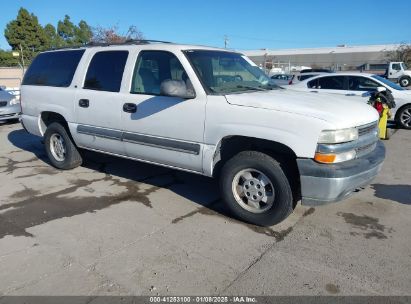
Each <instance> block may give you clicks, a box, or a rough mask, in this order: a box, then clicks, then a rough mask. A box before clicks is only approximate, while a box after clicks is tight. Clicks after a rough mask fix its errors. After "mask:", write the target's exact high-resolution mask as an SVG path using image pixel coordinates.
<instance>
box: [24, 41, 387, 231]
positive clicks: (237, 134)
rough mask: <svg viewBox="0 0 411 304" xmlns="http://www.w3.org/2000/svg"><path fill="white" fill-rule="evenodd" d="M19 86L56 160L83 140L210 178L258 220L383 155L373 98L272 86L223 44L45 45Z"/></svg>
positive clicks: (366, 172)
mask: <svg viewBox="0 0 411 304" xmlns="http://www.w3.org/2000/svg"><path fill="white" fill-rule="evenodd" d="M21 95H22V101H23V105H22V107H23V115H22V124H23V126H24V127H25V128H26V130H27V131H29V132H30V133H32V134H34V135H38V136H41V137H43V138H44V143H45V149H46V153H47V155H48V157H49V159H50V162H51V164H52V165H54V166H55V167H57V168H59V169H72V168H74V167H77V166H79V165H80V164H81V163H82V154H81V149H80V148H83V149H88V150H93V151H98V152H102V153H108V154H111V155H116V156H119V157H125V158H129V159H134V160H139V161H143V162H148V163H152V164H158V165H162V166H166V167H171V168H175V169H179V170H185V171H189V172H193V173H197V174H202V175H206V176H210V177H214V176H215V177H219V179H220V187H221V195H222V198H223V201H224V202H225V203H226V205H227V206H228V208H229V209H230V210H231V211H232V212H233V214H234V215H235V216H236V217H238V218H240V219H242V220H244V221H247V222H250V223H254V224H258V225H272V224H275V223H278V222H280V221H282V220H283V219H285V218H286V217H287V216H288V215H289V214H290V213H291V212H292V210H293V206H295V203H296V202H297V201H298V200H299V199H300V198H302V203H303V204H306V205H315V204H324V203H329V202H335V201H339V200H342V199H344V198H345V197H347V196H348V195H349V194H351V193H352V192H353V191H354V190H356V189H358V188H361V187H363V186H364V185H367V184H369V183H370V182H371V180H372V179H373V178H374V177H375V176H376V175H377V174H378V172H379V171H380V169H381V166H382V163H383V160H384V157H385V149H384V145H383V144H382V143H381V141H379V140H378V137H377V133H378V132H377V121H378V113H377V111H375V110H374V109H373V108H371V107H370V106H368V105H365V104H361V103H358V102H348V104H349V106H350V107H351V112H352V115H346V114H345V113H344V112H345V109H346V104H347V102H345V100H344V98H340V97H338V96H335V97H334V98H330V97H326V98H324V96H320V95H314V94H307V93H299V92H293V91H287V90H284V89H281V88H279V87H278V86H276V85H273V84H271V82H270V79H269V78H268V76H266V75H265V74H264V72H263V71H261V69H259V68H258V67H257V66H256V65H255V64H254V63H253V62H252V61H251V60H250V59H248V58H247V57H246V56H244V55H242V54H241V53H237V52H233V51H228V50H222V49H216V48H208V47H204V46H193V45H178V44H172V43H151V42H150V41H135V42H128V43H126V44H120V45H101V46H88V47H80V48H74V49H62V50H57V51H49V52H44V53H41V54H40V55H38V56H37V57H36V58H35V59H34V61H33V63H32V64H31V66H30V67H29V69H28V70H27V72H26V74H25V77H24V80H23V83H22V87H21ZM130 170H133V168H130ZM136 199H138V198H136Z"/></svg>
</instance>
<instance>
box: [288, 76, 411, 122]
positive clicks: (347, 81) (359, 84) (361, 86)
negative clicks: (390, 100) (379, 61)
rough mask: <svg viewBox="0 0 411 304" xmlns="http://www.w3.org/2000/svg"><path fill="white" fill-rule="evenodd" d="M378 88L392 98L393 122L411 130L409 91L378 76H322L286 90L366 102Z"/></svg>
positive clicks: (410, 98) (410, 94)
mask: <svg viewBox="0 0 411 304" xmlns="http://www.w3.org/2000/svg"><path fill="white" fill-rule="evenodd" d="M378 87H384V88H385V89H387V90H389V91H390V92H391V93H392V95H393V96H394V100H395V103H396V107H395V108H394V109H392V110H391V112H392V114H393V119H394V120H395V122H396V123H397V124H398V125H399V126H400V127H402V128H404V129H411V90H406V89H404V88H402V87H400V86H399V85H397V84H395V83H393V82H391V81H389V80H387V79H385V78H383V77H381V76H378V75H373V74H365V73H333V74H322V75H319V76H316V77H313V78H310V79H307V80H305V81H301V82H299V83H297V84H295V85H292V86H288V87H287V89H290V90H295V91H304V92H312V93H332V94H338V95H344V96H347V97H357V98H354V100H359V101H363V102H368V100H369V94H367V93H369V92H370V91H376V90H377V88H378ZM358 97H359V98H358Z"/></svg>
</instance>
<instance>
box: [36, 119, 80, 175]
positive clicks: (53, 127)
mask: <svg viewBox="0 0 411 304" xmlns="http://www.w3.org/2000/svg"><path fill="white" fill-rule="evenodd" d="M54 136H58V137H61V138H62V139H63V147H64V150H65V153H64V158H63V159H58V158H57V156H56V155H55V152H53V151H52V150H54V148H52V146H51V138H52V137H54ZM44 144H45V148H46V153H47V156H48V158H49V160H50V162H51V164H52V165H53V166H54V167H56V168H58V169H62V170H69V169H73V168H76V167H78V166H80V165H81V163H82V161H83V160H82V158H81V155H80V153H79V151H78V150H77V147H76V145H75V144H74V142H73V139H72V138H71V137H70V135H69V134H68V131H67V130H66V128H65V127H64V126H62V125H61V124H60V123H58V122H53V123H51V124H50V125H49V126H48V127H47V130H46V133H45V134H44Z"/></svg>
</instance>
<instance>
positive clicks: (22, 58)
mask: <svg viewBox="0 0 411 304" xmlns="http://www.w3.org/2000/svg"><path fill="white" fill-rule="evenodd" d="M19 46H20V56H21V62H22V70H23V75H24V72H25V71H24V54H23V47H22V46H21V44H20V45H19Z"/></svg>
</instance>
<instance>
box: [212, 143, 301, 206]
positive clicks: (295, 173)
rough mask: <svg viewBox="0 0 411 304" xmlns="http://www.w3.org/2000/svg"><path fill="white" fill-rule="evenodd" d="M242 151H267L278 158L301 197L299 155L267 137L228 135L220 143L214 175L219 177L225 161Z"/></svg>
mask: <svg viewBox="0 0 411 304" xmlns="http://www.w3.org/2000/svg"><path fill="white" fill-rule="evenodd" d="M242 151H257V152H262V153H265V154H267V155H269V156H271V157H273V158H274V159H275V160H277V161H278V162H279V163H280V165H281V167H282V169H283V171H284V173H285V174H286V176H287V178H288V180H289V182H290V185H291V187H292V188H293V192H294V196H295V197H296V198H297V199H298V198H299V197H300V195H301V194H300V188H301V187H300V174H299V170H298V166H297V155H296V153H295V152H294V151H293V149H291V148H290V147H289V146H287V145H285V144H283V143H281V142H277V141H273V140H267V139H260V138H253V137H247V136H238V135H234V136H226V137H224V138H222V139H221V140H220V142H219V143H218V145H217V147H216V149H215V153H214V157H213V165H212V169H213V171H212V175H213V176H214V177H218V176H219V174H220V171H221V168H222V166H223V165H224V163H225V162H226V161H227V160H229V159H230V158H232V157H233V156H234V155H236V154H238V153H240V152H242Z"/></svg>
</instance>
